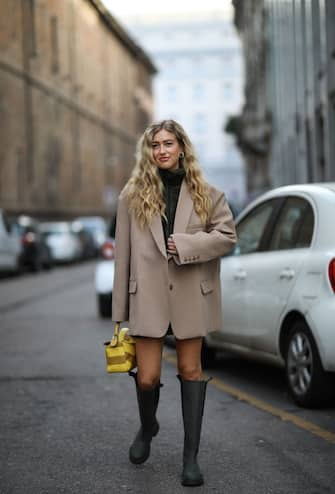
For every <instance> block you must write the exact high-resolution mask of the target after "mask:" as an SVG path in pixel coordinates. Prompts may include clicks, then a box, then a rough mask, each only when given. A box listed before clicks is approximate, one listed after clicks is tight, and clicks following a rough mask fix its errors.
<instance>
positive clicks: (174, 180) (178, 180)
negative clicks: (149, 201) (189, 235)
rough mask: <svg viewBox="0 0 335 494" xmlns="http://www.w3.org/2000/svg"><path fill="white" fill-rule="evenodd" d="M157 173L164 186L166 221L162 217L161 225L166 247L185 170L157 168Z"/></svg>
mask: <svg viewBox="0 0 335 494" xmlns="http://www.w3.org/2000/svg"><path fill="white" fill-rule="evenodd" d="M158 171H159V175H160V177H161V179H162V182H163V185H164V201H165V205H166V210H165V214H166V218H167V221H166V220H165V218H163V217H162V225H163V232H164V238H165V245H166V246H167V239H168V237H169V236H170V235H171V234H172V233H173V226H174V219H175V216H176V209H177V203H178V198H179V192H180V187H181V184H182V181H183V179H184V177H185V170H184V168H178V169H177V170H173V171H171V170H163V169H161V168H159V169H158Z"/></svg>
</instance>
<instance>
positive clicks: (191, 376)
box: [178, 362, 201, 381]
mask: <svg viewBox="0 0 335 494" xmlns="http://www.w3.org/2000/svg"><path fill="white" fill-rule="evenodd" d="M178 372H179V375H180V377H181V378H182V380H183V381H200V380H201V364H200V362H199V364H196V365H194V364H193V365H190V364H183V363H181V364H180V365H178Z"/></svg>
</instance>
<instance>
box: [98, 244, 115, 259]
mask: <svg viewBox="0 0 335 494" xmlns="http://www.w3.org/2000/svg"><path fill="white" fill-rule="evenodd" d="M101 252H102V257H103V258H104V259H108V260H110V259H114V244H113V242H105V243H104V244H103V246H102V249H101Z"/></svg>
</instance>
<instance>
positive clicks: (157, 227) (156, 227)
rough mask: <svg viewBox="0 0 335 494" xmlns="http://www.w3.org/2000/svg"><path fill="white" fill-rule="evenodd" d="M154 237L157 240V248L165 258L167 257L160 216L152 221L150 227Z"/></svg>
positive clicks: (156, 216) (157, 215)
mask: <svg viewBox="0 0 335 494" xmlns="http://www.w3.org/2000/svg"><path fill="white" fill-rule="evenodd" d="M149 228H150V230H151V233H152V236H153V237H154V239H155V242H156V244H157V247H158V248H159V250H160V251H161V253H162V254H163V256H164V257H167V253H166V248H165V240H164V233H163V226H162V218H161V216H160V215H159V214H156V215H155V216H154V217H153V218H152V221H151V224H150V226H149Z"/></svg>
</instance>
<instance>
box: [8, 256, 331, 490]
mask: <svg viewBox="0 0 335 494" xmlns="http://www.w3.org/2000/svg"><path fill="white" fill-rule="evenodd" d="M93 274H94V263H88V264H81V265H76V266H74V267H64V268H57V269H55V270H53V271H52V272H50V273H42V274H39V275H25V276H22V277H17V278H9V279H6V278H3V279H1V280H0V342H1V344H0V400H1V401H0V403H1V406H0V462H1V464H0V493H1V494H49V493H50V494H60V493H76V494H77V493H78V494H100V493H101V494H102V493H105V492H108V493H110V494H120V493H123V492H129V493H136V494H163V493H164V494H170V493H173V494H178V493H183V492H190V491H191V490H192V489H191V488H184V487H182V486H181V485H180V483H179V475H180V467H181V455H182V434H183V431H182V422H181V410H180V398H179V383H178V382H177V379H176V378H175V374H176V371H175V364H174V362H175V355H174V350H173V349H171V348H167V349H166V351H165V360H164V365H163V375H162V381H163V383H164V387H163V388H162V391H161V401H160V405H159V410H158V419H159V421H160V424H161V430H160V433H159V435H158V436H157V437H156V438H155V439H154V440H153V443H152V455H151V457H150V459H149V460H148V461H147V463H145V464H144V465H140V466H134V465H131V464H130V463H129V461H128V446H129V444H130V442H131V441H132V439H133V436H134V434H135V432H136V431H137V427H138V417H137V410H136V402H135V392H134V383H133V380H132V379H131V378H129V377H128V376H127V375H112V376H109V375H107V374H106V373H105V368H104V353H103V352H104V350H103V345H102V343H103V341H105V340H106V339H108V338H109V336H110V334H111V329H112V328H111V324H110V322H109V321H101V320H99V319H98V318H97V316H96V307H95V295H94V285H93ZM210 374H211V375H212V376H213V377H214V379H213V381H211V383H210V385H209V386H208V394H207V402H206V407H205V416H204V423H203V434H202V442H201V448H200V454H199V460H200V463H201V466H202V470H203V473H204V475H205V482H206V483H205V486H203V487H198V488H193V492H199V493H200V492H201V493H219V494H282V493H289V494H300V493H301V494H302V493H303V494H324V493H333V494H334V493H335V467H334V465H335V404H333V406H331V407H329V408H328V409H325V410H302V409H299V408H297V407H296V406H295V405H294V404H293V403H292V402H291V400H290V398H289V397H288V395H287V391H286V386H285V381H284V377H283V373H282V371H281V370H279V369H272V368H271V367H267V366H263V365H259V364H255V363H250V362H244V361H242V360H240V359H237V358H231V357H227V356H223V357H222V358H220V359H218V361H217V362H216V365H215V366H214V368H213V369H211V371H210Z"/></svg>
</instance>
